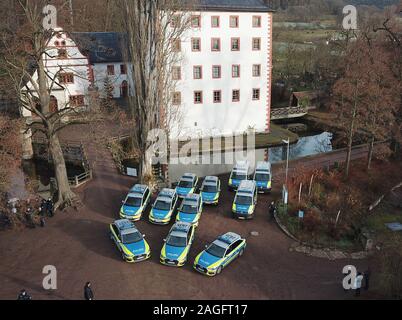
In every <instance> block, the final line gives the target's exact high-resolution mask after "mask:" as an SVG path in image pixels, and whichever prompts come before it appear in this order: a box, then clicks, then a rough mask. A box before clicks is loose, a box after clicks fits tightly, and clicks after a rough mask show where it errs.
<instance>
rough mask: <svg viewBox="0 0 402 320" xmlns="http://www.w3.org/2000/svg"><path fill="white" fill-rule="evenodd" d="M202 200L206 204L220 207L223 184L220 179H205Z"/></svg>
mask: <svg viewBox="0 0 402 320" xmlns="http://www.w3.org/2000/svg"><path fill="white" fill-rule="evenodd" d="M200 191H201V198H202V202H203V203H205V204H214V205H218V203H219V196H220V193H221V182H220V180H219V178H218V177H213V176H208V177H205V179H204V181H203V183H202V185H201V189H200Z"/></svg>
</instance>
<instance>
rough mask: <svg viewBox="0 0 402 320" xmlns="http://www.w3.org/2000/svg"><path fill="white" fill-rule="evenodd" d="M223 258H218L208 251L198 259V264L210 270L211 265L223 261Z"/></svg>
mask: <svg viewBox="0 0 402 320" xmlns="http://www.w3.org/2000/svg"><path fill="white" fill-rule="evenodd" d="M221 259H222V258H218V257H215V256H213V255H212V254H209V253H208V252H206V251H203V252H202V253H201V255H200V257H199V259H198V264H199V265H200V266H201V267H203V268H208V267H209V266H210V265H213V264H214V263H216V262H217V261H219V260H221Z"/></svg>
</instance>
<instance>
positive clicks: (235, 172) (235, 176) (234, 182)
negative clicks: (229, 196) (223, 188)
mask: <svg viewBox="0 0 402 320" xmlns="http://www.w3.org/2000/svg"><path fill="white" fill-rule="evenodd" d="M249 174H250V164H249V163H248V161H238V162H237V163H236V165H235V166H234V167H233V169H232V172H231V173H230V178H229V183H228V186H229V190H236V189H237V188H238V187H239V185H240V183H241V182H242V181H244V180H248V178H249Z"/></svg>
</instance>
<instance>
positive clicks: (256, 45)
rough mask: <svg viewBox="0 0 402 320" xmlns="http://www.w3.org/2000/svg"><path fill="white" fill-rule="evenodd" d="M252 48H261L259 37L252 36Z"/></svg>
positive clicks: (255, 49) (256, 49)
mask: <svg viewBox="0 0 402 320" xmlns="http://www.w3.org/2000/svg"><path fill="white" fill-rule="evenodd" d="M253 50H254V51H258V50H261V38H253Z"/></svg>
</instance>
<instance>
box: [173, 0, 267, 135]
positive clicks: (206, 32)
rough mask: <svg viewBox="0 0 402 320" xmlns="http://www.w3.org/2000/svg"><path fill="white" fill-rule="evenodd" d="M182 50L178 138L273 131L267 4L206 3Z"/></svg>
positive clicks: (176, 71) (193, 19) (178, 73)
mask: <svg viewBox="0 0 402 320" xmlns="http://www.w3.org/2000/svg"><path fill="white" fill-rule="evenodd" d="M202 3H203V6H202V7H200V8H199V9H200V10H199V11H198V12H194V13H192V17H191V28H190V29H188V30H187V31H186V32H185V34H184V35H183V38H182V41H181V43H180V44H177V45H176V46H177V50H178V51H180V52H181V53H182V59H181V61H180V64H179V65H177V66H176V67H175V68H174V70H173V71H172V76H173V77H174V79H175V80H177V86H176V92H175V94H174V95H173V103H175V104H180V105H181V107H182V109H183V124H182V128H181V130H180V129H178V130H179V131H180V132H177V134H178V135H179V136H211V135H212V136H215V135H231V134H233V133H237V134H239V133H243V132H245V131H247V130H249V129H254V130H255V131H257V132H262V131H269V124H270V109H271V74H272V10H271V9H270V7H268V6H267V5H266V4H265V3H264V2H263V1H259V0H256V1H217V0H214V1H207V0H206V1H203V2H202Z"/></svg>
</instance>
